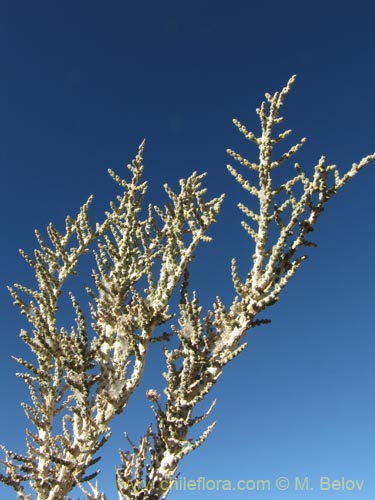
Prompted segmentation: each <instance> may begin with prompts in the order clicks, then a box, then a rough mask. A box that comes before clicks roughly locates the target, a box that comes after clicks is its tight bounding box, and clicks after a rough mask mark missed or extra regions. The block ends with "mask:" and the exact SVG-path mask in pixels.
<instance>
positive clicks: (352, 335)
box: [0, 0, 375, 500]
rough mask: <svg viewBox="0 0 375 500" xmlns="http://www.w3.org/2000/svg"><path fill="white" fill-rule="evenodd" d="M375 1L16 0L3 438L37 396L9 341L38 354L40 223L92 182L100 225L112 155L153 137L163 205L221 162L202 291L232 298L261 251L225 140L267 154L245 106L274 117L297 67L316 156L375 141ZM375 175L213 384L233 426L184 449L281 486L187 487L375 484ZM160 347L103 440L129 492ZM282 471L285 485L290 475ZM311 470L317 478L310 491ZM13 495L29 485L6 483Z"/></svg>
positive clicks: (122, 156)
mask: <svg viewBox="0 0 375 500" xmlns="http://www.w3.org/2000/svg"><path fill="white" fill-rule="evenodd" d="M374 14H375V12H374V7H373V5H372V2H370V1H357V2H355V3H354V2H346V3H343V2H338V1H331V2H327V1H325V2H322V1H320V0H318V1H315V2H311V3H309V4H306V3H301V2H294V1H292V2H290V1H286V2H276V1H273V0H270V1H269V2H267V3H265V2H258V3H256V2H249V1H244V0H241V1H239V0H232V1H231V2H220V1H216V2H213V1H207V0H200V1H199V2H198V1H196V0H193V1H190V2H189V3H187V2H184V3H183V2H170V1H161V2H150V1H143V0H141V1H137V2H126V1H112V0H110V1H108V2H99V1H96V0H95V1H93V0H91V1H86V0H78V1H75V2H73V1H71V0H67V1H65V2H47V1H33V2H27V1H21V0H12V1H10V0H3V1H2V2H0V51H1V55H0V61H1V68H2V78H1V80H0V106H1V110H2V112H1V115H0V131H1V133H0V142H1V147H0V155H1V164H2V179H3V181H2V182H1V185H0V189H1V196H0V205H1V206H0V217H1V227H2V237H1V246H2V249H1V252H2V258H1V268H0V269H1V273H0V317H1V331H2V349H1V354H0V379H1V396H2V403H3V410H2V412H0V442H1V443H3V444H5V445H6V446H7V447H9V448H10V449H14V450H15V451H22V449H23V446H24V444H23V443H24V430H23V429H24V426H25V419H24V416H23V411H22V409H21V408H20V406H19V403H20V401H23V400H26V399H27V392H26V388H25V387H23V384H22V381H20V380H18V379H17V378H16V377H15V376H14V372H15V371H16V370H18V367H17V365H16V364H15V363H14V361H12V360H11V355H15V356H19V355H24V356H27V351H26V350H25V349H24V347H23V346H22V344H21V341H20V340H19V339H18V331H19V329H20V328H21V327H25V326H26V325H25V323H24V322H23V320H22V318H21V317H20V316H19V314H18V311H17V309H16V308H14V307H12V305H11V299H10V297H9V296H8V293H7V290H6V287H5V285H7V284H12V283H14V282H21V283H25V284H31V283H32V275H31V272H30V270H29V269H28V267H27V265H26V264H25V263H24V262H23V261H22V259H21V257H20V256H19V254H18V248H23V249H25V250H27V251H32V249H33V248H34V246H35V239H34V233H33V230H34V228H39V229H41V230H43V229H44V228H45V227H46V225H47V224H48V223H49V222H50V221H53V222H54V223H55V224H56V225H57V226H59V224H60V225H61V224H62V222H63V220H64V218H65V216H66V215H67V214H72V215H73V214H75V213H76V212H77V210H78V208H79V206H80V205H81V204H82V203H83V202H84V201H85V200H86V198H87V197H88V195H90V194H91V193H93V194H94V195H95V200H94V206H93V209H92V211H91V214H92V221H96V220H102V214H103V211H104V210H105V209H106V207H107V206H108V202H109V200H111V199H114V197H115V196H116V194H117V191H116V186H115V185H114V184H113V182H112V181H111V180H110V178H109V176H108V175H107V173H106V170H107V168H108V167H110V168H113V169H115V170H116V171H118V172H119V173H124V172H125V170H124V169H123V165H126V163H128V162H129V161H130V160H131V159H132V158H133V156H134V155H135V153H136V151H137V147H138V144H139V143H140V142H141V140H142V139H143V138H144V137H146V139H147V144H146V150H145V179H146V180H148V181H149V185H150V187H149V193H148V197H149V198H148V200H149V201H152V202H157V203H163V201H165V199H164V198H163V195H162V185H163V183H165V182H168V183H169V184H170V185H171V186H176V185H177V182H178V179H180V178H181V177H186V176H188V175H189V174H190V173H191V172H192V171H193V170H198V171H207V172H208V177H207V178H206V186H207V187H208V190H209V194H210V195H211V196H214V195H218V194H220V193H221V192H223V191H224V192H226V193H227V197H226V200H225V203H224V206H223V209H222V212H221V215H220V218H219V222H218V224H216V225H215V227H214V228H213V229H212V231H211V235H212V236H213V237H214V242H213V243H211V244H209V245H205V246H202V247H200V248H199V250H198V252H197V261H196V263H194V266H193V267H192V287H193V288H195V289H196V290H198V293H199V296H200V297H201V300H202V304H203V305H204V306H205V307H208V306H209V305H210V304H211V302H212V300H213V299H214V297H215V295H216V294H219V295H221V296H222V297H223V298H224V299H225V300H226V301H229V300H230V297H231V296H232V290H231V282H230V273H229V268H230V259H231V257H233V256H235V257H236V258H238V260H239V261H240V262H242V263H243V265H244V266H246V263H247V262H249V259H250V256H251V253H252V247H251V242H250V240H249V238H248V237H247V235H246V234H245V233H244V232H243V230H242V229H241V227H240V224H239V221H240V219H241V214H240V212H239V211H238V209H237V208H236V203H237V202H238V201H241V200H242V201H246V198H245V197H244V194H243V193H242V192H241V190H240V189H239V188H238V186H237V185H236V183H235V182H234V181H233V180H232V178H231V176H230V175H229V174H228V172H227V170H226V168H225V165H226V163H228V161H229V158H228V156H227V154H226V152H225V151H226V148H228V147H231V148H234V149H237V150H240V151H241V152H243V153H244V154H245V155H247V156H248V157H251V155H252V154H253V155H255V154H256V151H255V149H253V148H252V146H251V145H249V144H247V143H246V141H243V140H242V137H241V136H240V135H239V134H238V132H237V131H236V129H235V127H234V126H233V125H232V123H231V120H232V118H234V117H236V118H238V119H240V120H241V121H242V122H244V123H246V124H247V126H248V128H251V129H255V130H259V129H258V123H257V116H256V114H255V108H256V107H257V106H258V105H259V103H260V101H261V100H262V98H263V95H264V92H266V91H269V92H274V91H276V90H279V89H280V88H281V87H282V86H283V85H284V84H285V82H286V81H287V80H288V78H289V77H290V76H291V75H292V74H294V73H296V74H297V75H298V77H297V82H296V84H295V86H294V89H293V91H292V93H291V94H290V95H289V97H288V99H287V101H286V105H285V108H284V116H285V117H286V126H287V127H288V128H289V127H290V128H293V130H294V132H295V134H294V138H295V139H296V140H298V139H299V138H300V137H301V136H307V137H308V143H307V145H306V146H305V147H304V149H303V151H302V152H301V153H300V154H299V156H298V161H299V162H300V163H301V165H302V166H303V167H304V168H305V169H306V170H309V169H311V168H312V167H313V165H314V164H315V162H316V161H317V159H318V158H319V156H320V155H321V154H325V155H326V156H327V160H328V161H329V162H332V163H337V165H338V166H339V167H340V169H341V171H344V170H345V169H346V168H348V167H349V166H350V165H351V163H352V162H353V161H356V160H359V159H360V158H361V157H362V156H364V155H366V154H369V153H371V152H373V151H374V149H375V140H374V139H375V134H374V127H373V117H374V115H375V97H374V88H375V69H374V59H375V37H374V31H373V19H374ZM252 158H254V159H255V157H254V156H253V157H252ZM232 163H233V162H232ZM286 170H287V169H286ZM310 171H311V170H310ZM374 185H375V164H374V165H371V166H369V167H368V168H367V169H366V170H365V171H363V172H362V173H361V174H360V175H358V177H356V178H355V179H354V180H353V181H352V182H351V183H350V184H349V185H348V186H346V187H345V188H344V190H343V191H341V192H340V193H339V194H338V195H337V197H336V198H335V199H333V200H332V201H331V202H330V203H329V204H328V205H327V208H326V211H325V212H324V213H323V215H322V218H321V219H320V220H319V222H318V225H317V227H316V231H315V233H314V240H315V241H316V242H317V243H319V248H317V249H309V254H310V256H311V258H310V259H309V260H308V261H307V262H306V263H305V264H304V265H303V267H302V268H301V269H300V270H299V272H298V274H297V276H295V278H294V279H293V281H292V282H290V283H289V285H288V287H287V288H286V289H285V291H284V293H283V295H282V297H281V299H280V301H279V303H278V304H277V305H275V306H273V307H272V308H271V309H270V310H269V311H268V312H267V314H265V317H269V318H271V319H272V323H271V324H270V325H266V326H263V327H261V328H259V329H257V330H255V331H254V333H252V335H251V336H249V339H248V340H249V347H248V348H247V349H246V350H245V352H243V353H242V355H241V356H240V357H239V358H237V359H236V360H235V361H234V362H233V363H232V364H231V366H228V367H227V369H226V370H225V372H224V374H223V377H222V379H221V380H220V381H219V383H218V384H217V385H216V386H215V388H214V390H213V395H212V396H216V397H217V398H218V403H217V406H216V409H215V410H214V413H213V417H212V419H216V420H217V422H218V423H217V426H216V429H215V431H214V432H213V434H212V435H211V437H210V438H209V440H208V441H207V442H206V443H205V444H204V445H203V446H202V447H201V448H200V449H199V450H198V451H195V452H194V453H193V454H191V455H190V456H188V457H187V458H186V459H185V461H184V462H183V463H182V464H181V476H182V477H186V478H187V479H191V480H194V479H197V478H198V477H201V476H202V477H205V478H206V480H219V479H222V480H224V479H228V480H231V481H232V483H233V485H235V484H236V482H237V481H238V480H255V481H256V480H257V479H266V480H270V483H271V490H270V491H265V492H256V491H247V492H240V491H238V490H236V491H231V492H223V491H220V489H219V490H217V491H216V490H215V491H207V490H206V491H204V492H203V491H201V492H199V495H198V493H197V492H196V491H195V492H194V491H179V492H175V493H174V494H171V496H170V498H177V497H178V498H184V499H185V498H186V499H188V498H194V497H196V496H199V497H201V498H222V497H224V496H226V497H228V498H233V499H235V498H244V497H249V498H264V499H267V500H273V499H279V498H280V499H281V498H283V499H297V498H302V497H306V498H311V499H316V498H317V499H319V498H327V499H329V500H335V499H337V498H342V497H345V498H352V499H353V500H354V499H355V500H357V499H359V500H370V499H373V498H375V480H374V479H373V478H374V476H375V474H374V467H375V430H374V421H375V397H374V380H375V379H374V375H375V369H374V362H373V359H374V354H375V337H374V326H373V325H374V322H373V310H374V291H373V283H374V279H375V265H374V251H373V249H374V244H375V236H374V223H373V217H374V201H373V200H374ZM154 356H155V359H154V358H151V360H150V365H149V366H148V368H147V370H146V373H145V379H144V381H143V383H142V386H141V388H140V390H139V393H138V394H136V395H134V398H133V400H132V401H131V403H130V404H129V408H128V411H127V412H126V413H125V414H124V415H123V416H121V417H120V418H118V420H117V421H116V422H115V424H114V439H113V441H112V442H110V443H108V445H107V447H106V449H105V450H103V454H102V456H103V461H102V464H101V468H102V470H103V480H102V481H101V483H102V484H106V491H107V494H108V500H112V499H115V498H117V496H116V493H115V489H114V486H113V467H114V466H115V465H116V464H118V463H119V457H118V454H117V449H118V448H119V447H126V442H125V440H124V439H123V432H124V431H125V430H126V431H127V432H129V433H130V435H131V436H132V437H133V439H134V440H137V439H138V437H139V435H140V433H141V432H143V431H144V430H145V429H146V426H147V424H148V423H149V421H151V420H152V414H151V411H150V410H149V409H148V407H147V403H146V401H145V396H144V393H145V390H146V389H147V388H148V387H149V386H150V384H154V383H155V380H159V377H160V373H159V369H155V368H156V367H157V368H159V366H160V362H159V361H158V360H157V359H156V358H157V353H155V355H154ZM158 383H160V384H161V381H160V382H158ZM211 399H212V398H210V399H209V401H211ZM206 406H207V405H206ZM203 407H204V405H203ZM281 476H285V477H287V478H289V480H290V481H291V485H292V486H291V487H290V488H289V489H288V490H287V491H278V490H277V487H276V484H275V481H276V479H277V478H278V477H281ZM305 476H308V477H309V478H310V486H311V487H313V488H314V490H309V491H308V492H301V491H295V489H294V481H295V478H296V477H300V478H303V477H305ZM321 476H327V477H329V478H330V479H340V478H342V477H345V478H346V479H347V480H348V479H350V480H357V481H362V480H363V481H364V483H363V484H364V485H363V489H362V491H361V492H358V491H357V492H353V491H346V492H344V491H334V490H330V491H319V479H320V477H321ZM248 484H249V485H250V486H251V485H252V484H253V483H248ZM347 484H348V485H350V484H351V483H347ZM209 485H210V486H211V485H212V483H209ZM79 496H80V497H81V498H82V495H80V494H79V493H77V494H76V495H75V496H74V495H73V498H75V499H76V498H78V497H79ZM0 497H1V498H5V499H8V498H9V499H11V498H15V496H14V494H13V492H12V491H11V490H8V489H6V488H4V487H0Z"/></svg>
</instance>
